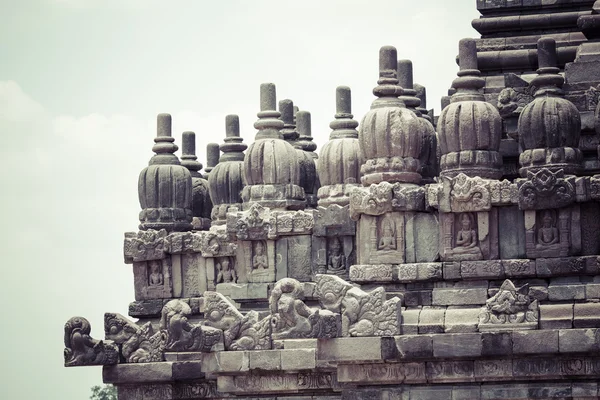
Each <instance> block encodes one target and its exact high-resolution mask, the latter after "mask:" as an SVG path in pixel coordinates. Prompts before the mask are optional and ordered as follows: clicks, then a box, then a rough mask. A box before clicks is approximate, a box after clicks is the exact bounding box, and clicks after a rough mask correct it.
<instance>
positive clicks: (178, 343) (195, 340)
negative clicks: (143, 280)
mask: <svg viewBox="0 0 600 400" xmlns="http://www.w3.org/2000/svg"><path fill="white" fill-rule="evenodd" d="M191 314H192V309H191V308H190V306H189V305H188V304H187V303H185V302H184V301H182V300H178V299H175V300H171V301H169V302H168V303H167V304H165V306H164V307H163V309H162V312H161V320H160V328H161V329H162V330H165V331H166V334H167V344H166V350H167V351H201V352H210V351H211V350H212V349H213V347H214V346H216V345H218V344H219V343H221V342H222V340H223V332H222V331H221V330H220V329H215V328H211V327H205V326H202V325H195V324H192V323H190V322H189V320H188V317H189V316H190V315H191Z"/></svg>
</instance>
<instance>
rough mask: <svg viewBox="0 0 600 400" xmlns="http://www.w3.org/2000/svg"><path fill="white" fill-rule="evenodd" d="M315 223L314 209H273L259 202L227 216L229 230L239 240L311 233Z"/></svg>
mask: <svg viewBox="0 0 600 400" xmlns="http://www.w3.org/2000/svg"><path fill="white" fill-rule="evenodd" d="M314 224H315V218H314V214H313V211H271V210H270V209H269V208H267V207H263V206H261V205H260V204H259V203H252V205H251V206H250V208H249V209H248V210H247V211H242V212H237V213H230V214H229V215H228V217H227V231H228V232H230V233H234V234H235V235H236V236H237V238H238V239H239V240H264V239H276V238H278V237H279V236H282V235H301V234H311V233H312V229H313V226H314Z"/></svg>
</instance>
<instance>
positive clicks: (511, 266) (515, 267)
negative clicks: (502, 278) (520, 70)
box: [502, 259, 535, 278]
mask: <svg viewBox="0 0 600 400" xmlns="http://www.w3.org/2000/svg"><path fill="white" fill-rule="evenodd" d="M502 267H503V269H504V274H505V275H506V277H507V278H520V277H526V276H535V261H533V260H527V259H525V260H502Z"/></svg>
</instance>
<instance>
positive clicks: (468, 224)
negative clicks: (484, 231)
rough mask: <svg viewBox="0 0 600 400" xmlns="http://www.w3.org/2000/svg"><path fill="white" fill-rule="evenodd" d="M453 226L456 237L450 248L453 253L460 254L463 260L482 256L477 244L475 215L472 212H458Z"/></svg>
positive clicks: (478, 258)
mask: <svg viewBox="0 0 600 400" xmlns="http://www.w3.org/2000/svg"><path fill="white" fill-rule="evenodd" d="M454 226H455V230H456V236H455V237H456V239H455V241H454V247H453V248H452V253H453V255H454V256H460V257H461V259H463V260H466V259H474V260H480V259H481V258H483V255H482V254H481V249H480V248H479V246H478V239H477V228H476V222H475V216H474V215H473V214H472V213H461V214H458V215H457V221H456V222H455V223H454ZM469 256H472V257H469Z"/></svg>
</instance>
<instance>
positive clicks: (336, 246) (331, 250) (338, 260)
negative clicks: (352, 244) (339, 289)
mask: <svg viewBox="0 0 600 400" xmlns="http://www.w3.org/2000/svg"><path fill="white" fill-rule="evenodd" d="M327 273H328V274H333V275H338V276H346V275H347V274H348V271H347V264H346V256H345V255H344V248H343V245H342V242H341V241H340V238H338V237H332V238H329V239H328V240H327Z"/></svg>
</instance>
